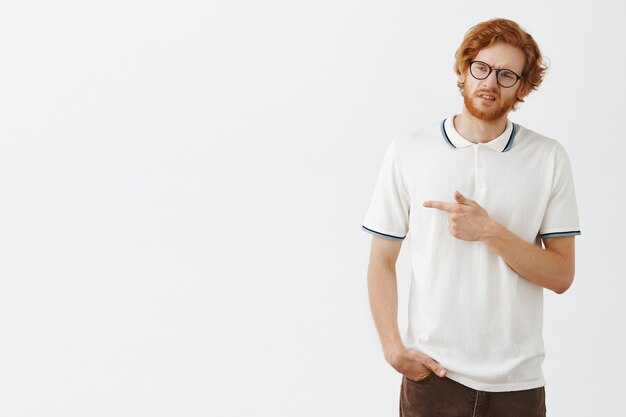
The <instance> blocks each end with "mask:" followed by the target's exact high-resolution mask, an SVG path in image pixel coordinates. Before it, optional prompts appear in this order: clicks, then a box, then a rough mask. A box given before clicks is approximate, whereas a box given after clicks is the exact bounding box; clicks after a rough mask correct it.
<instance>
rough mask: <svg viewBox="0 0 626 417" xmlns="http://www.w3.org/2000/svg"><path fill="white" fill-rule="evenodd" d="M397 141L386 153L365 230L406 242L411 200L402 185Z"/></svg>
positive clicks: (368, 211) (366, 216) (393, 141)
mask: <svg viewBox="0 0 626 417" xmlns="http://www.w3.org/2000/svg"><path fill="white" fill-rule="evenodd" d="M396 147H397V139H396V138H394V139H393V140H392V141H391V144H390V145H389V147H388V148H387V151H386V152H385V156H384V158H383V162H382V165H381V167H380V171H379V174H378V179H377V181H376V186H375V188H374V194H373V196H372V199H371V201H370V205H369V208H368V210H367V213H366V215H365V220H364V221H363V226H362V229H363V230H364V231H366V232H368V233H371V234H373V235H376V236H380V237H383V238H386V239H392V240H403V239H404V238H405V237H406V234H407V233H408V230H409V210H410V199H409V196H408V193H407V192H406V187H405V185H404V184H403V182H402V175H401V170H400V167H399V166H398V158H397V153H396Z"/></svg>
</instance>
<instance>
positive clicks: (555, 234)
mask: <svg viewBox="0 0 626 417" xmlns="http://www.w3.org/2000/svg"><path fill="white" fill-rule="evenodd" d="M577 235H580V230H572V231H570V232H556V233H544V234H542V235H539V236H541V238H542V239H545V238H548V237H559V236H577Z"/></svg>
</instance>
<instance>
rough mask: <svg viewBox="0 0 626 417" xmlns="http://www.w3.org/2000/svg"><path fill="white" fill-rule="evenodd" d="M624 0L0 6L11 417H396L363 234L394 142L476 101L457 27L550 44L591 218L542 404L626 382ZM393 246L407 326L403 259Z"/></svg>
mask: <svg viewBox="0 0 626 417" xmlns="http://www.w3.org/2000/svg"><path fill="white" fill-rule="evenodd" d="M621 10H622V9H620V8H618V2H611V1H607V0H599V1H594V2H588V3H585V4H584V5H582V6H580V5H575V4H574V3H572V2H568V1H552V2H549V1H547V2H546V1H531V2H507V3H504V2H501V1H486V2H482V3H480V4H477V3H475V2H474V3H473V2H466V1H455V2H440V3H437V2H428V5H426V2H403V1H395V2H394V1H385V2H383V1H315V2H294V1H276V0H274V1H265V2H255V1H228V2H227V1H217V2H216V1H210V2H208V3H207V2H203V1H178V2H173V1H170V2H165V1H154V0H153V1H147V0H136V1H120V0H116V1H114V0H111V1H107V2H98V1H95V0H90V1H77V0H74V1H72V0H59V1H56V2H46V1H41V0H40V1H32V0H31V1H21V2H8V1H7V2H3V4H2V13H1V14H0V48H1V49H0V57H1V58H0V80H1V81H0V83H1V86H0V198H1V200H0V201H1V204H0V213H1V215H0V233H1V235H0V236H1V238H0V279H1V287H0V335H1V340H2V342H1V343H0V415H2V416H16V417H18V416H19V417H22V416H24V417H26V416H29V417H30V416H63V417H72V416H77V417H78V416H80V417H83V416H90V417H95V416H206V415H210V416H221V417H226V416H299V417H306V416H315V417H318V416H342V417H343V416H360V417H361V416H390V415H397V409H398V396H399V386H400V376H399V374H398V373H396V372H395V370H393V369H392V368H391V367H390V366H388V365H387V364H386V363H385V361H384V359H383V356H382V352H381V350H380V346H379V342H378V338H377V335H376V332H375V329H374V325H373V322H372V320H371V316H370V312H369V305H368V301H367V291H366V268H367V259H368V254H369V253H368V251H369V243H370V236H369V235H367V234H365V233H364V232H362V231H361V230H360V226H361V221H362V220H363V216H364V214H365V210H366V208H367V205H368V203H369V199H370V197H371V193H372V191H373V186H374V181H375V179H376V176H377V173H378V168H379V164H380V162H381V160H382V155H383V152H384V150H385V148H386V147H387V145H388V143H389V141H390V140H391V138H392V137H393V136H394V135H396V134H399V133H404V132H407V131H410V130H413V129H415V128H417V127H419V126H421V125H423V124H425V123H428V122H431V121H434V120H440V119H442V118H443V117H446V116H447V115H449V114H451V113H453V112H458V111H460V109H461V100H460V97H459V95H458V91H457V89H456V85H455V77H454V74H453V71H452V65H453V55H454V51H455V50H456V47H457V46H458V44H459V43H460V41H461V39H462V37H463V34H464V33H465V31H466V30H467V29H468V28H469V27H470V26H472V25H473V24H475V23H477V22H479V21H482V20H486V19H489V18H492V17H498V16H502V17H508V18H512V19H514V20H517V21H518V22H519V23H520V24H521V25H522V26H523V27H525V28H526V29H527V30H528V31H529V32H530V33H531V34H532V35H533V36H534V37H535V38H536V40H537V41H538V42H539V44H540V46H541V48H542V50H543V52H544V54H545V55H546V56H547V57H548V58H549V59H550V61H551V69H550V72H549V74H548V76H547V78H546V80H545V82H544V84H543V85H542V87H541V89H540V90H539V91H538V92H535V93H533V94H531V96H529V98H528V99H527V101H526V103H525V104H524V105H522V107H521V109H520V110H519V111H518V112H516V113H514V114H512V116H511V118H512V120H514V121H516V122H519V123H521V124H523V125H525V126H527V127H529V128H531V129H533V130H536V131H539V132H541V133H543V134H545V135H547V136H550V137H553V138H555V139H557V140H559V141H560V142H561V143H562V144H563V145H564V146H565V148H566V149H567V151H568V154H569V156H570V159H571V162H572V166H573V169H574V178H575V182H576V192H577V198H578V204H579V211H580V218H581V229H582V236H579V237H577V238H576V246H577V248H576V249H577V270H576V280H575V283H574V285H573V287H572V288H571V289H570V290H569V291H568V292H566V293H565V294H563V295H560V296H558V295H555V294H553V293H550V292H549V291H547V290H546V300H545V303H546V308H545V326H544V335H545V342H546V351H547V357H546V361H545V363H544V371H545V375H546V379H547V381H548V386H547V387H546V391H547V394H548V399H547V407H548V412H549V415H550V416H551V417H561V416H568V417H569V416H581V417H582V416H585V417H586V416H591V415H616V411H615V410H617V409H618V402H619V401H620V396H621V395H622V391H623V389H624V387H625V384H624V374H625V372H626V362H625V359H624V355H623V352H624V351H626V346H625V345H626V342H625V340H624V334H623V327H624V324H623V321H624V317H625V316H626V307H625V303H624V302H623V300H622V299H623V296H624V292H625V291H626V283H625V282H626V280H625V278H626V277H625V276H624V275H625V274H624V268H623V259H624V249H625V244H624V242H625V238H624V230H625V229H626V222H625V220H624V204H625V203H626V198H625V197H624V186H623V182H624V178H626V176H625V174H626V172H625V168H624V162H623V161H624V152H625V151H626V146H624V140H626V138H625V135H624V133H623V128H622V126H621V124H622V123H623V120H624V119H623V114H624V101H623V100H624V96H625V95H626V91H625V90H626V89H625V87H624V77H623V74H622V73H623V68H624V67H625V66H626V62H625V58H624V54H623V41H624V34H623V30H622V26H623V21H624V17H626V16H625V15H624V12H622V11H621ZM406 255H407V254H406V248H403V253H402V255H401V259H400V266H399V269H398V271H399V280H400V284H399V285H400V291H401V294H400V303H401V306H400V315H401V317H400V323H401V325H402V326H405V325H406V317H405V314H406V306H404V305H403V303H404V302H406V290H407V285H408V279H409V275H408V272H409V271H408V259H407V258H408V257H407V256H406Z"/></svg>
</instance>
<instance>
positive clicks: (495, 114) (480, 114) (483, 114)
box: [463, 88, 517, 122]
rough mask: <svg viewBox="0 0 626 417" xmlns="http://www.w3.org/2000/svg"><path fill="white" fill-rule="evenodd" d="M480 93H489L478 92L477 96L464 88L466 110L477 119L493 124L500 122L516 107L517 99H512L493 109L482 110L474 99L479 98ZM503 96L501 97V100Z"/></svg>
mask: <svg viewBox="0 0 626 417" xmlns="http://www.w3.org/2000/svg"><path fill="white" fill-rule="evenodd" d="M480 93H487V94H489V92H487V91H484V90H483V91H478V92H477V93H476V94H474V95H471V94H470V93H468V92H467V89H466V88H463V102H464V103H465V108H466V109H467V111H468V112H469V114H471V115H472V116H474V117H475V118H477V119H479V120H482V121H485V122H493V121H495V120H498V119H499V118H501V117H502V116H505V115H506V114H507V113H508V112H509V111H510V110H511V109H512V108H513V106H515V102H516V101H517V100H516V97H515V96H513V97H511V98H510V99H509V100H508V101H503V102H501V103H500V105H498V106H494V107H493V108H486V109H485V110H483V109H481V108H480V107H479V106H476V105H475V104H474V99H475V98H476V97H478V94H480ZM501 97H502V96H500V99H501ZM481 107H482V106H481Z"/></svg>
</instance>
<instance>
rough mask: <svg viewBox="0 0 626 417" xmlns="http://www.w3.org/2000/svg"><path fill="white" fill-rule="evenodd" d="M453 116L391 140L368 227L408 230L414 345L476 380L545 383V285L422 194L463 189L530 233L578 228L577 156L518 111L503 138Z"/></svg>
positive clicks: (491, 387) (386, 232)
mask: <svg viewBox="0 0 626 417" xmlns="http://www.w3.org/2000/svg"><path fill="white" fill-rule="evenodd" d="M453 117H454V116H451V117H449V118H447V119H445V120H444V121H442V122H438V123H434V124H432V125H430V126H426V127H424V128H421V129H419V130H416V131H414V132H412V133H409V134H406V135H401V136H398V137H395V138H394V139H393V140H392V141H391V144H390V145H389V147H388V149H387V152H386V154H385V156H384V159H383V162H382V167H381V169H380V173H379V176H378V180H377V183H376V187H375V190H374V194H373V197H372V200H371V203H370V206H369V209H368V211H367V214H366V216H365V220H364V222H363V230H365V231H367V232H369V233H372V234H374V235H377V236H381V237H384V238H387V239H396V240H403V239H404V238H405V237H406V236H407V235H408V239H409V243H410V254H411V266H412V274H411V285H410V293H409V324H408V329H407V332H406V334H405V335H404V337H403V342H404V344H405V346H406V347H407V348H414V349H418V350H420V351H422V352H424V353H426V354H427V355H429V356H431V357H432V358H434V359H435V360H437V361H438V362H439V363H441V365H442V366H443V367H444V368H446V370H447V371H448V375H447V376H448V377H449V378H450V379H453V380H455V381H457V382H459V383H461V384H463V385H466V386H468V387H471V388H474V389H477V390H482V391H518V390H525V389H531V388H537V387H541V386H544V385H545V380H544V377H543V372H542V368H541V366H542V362H543V360H544V346H543V337H542V325H543V288H542V287H541V286H539V285H536V284H534V283H532V282H530V281H528V280H526V279H524V278H522V277H520V276H519V275H518V274H517V273H516V272H515V271H514V270H513V269H511V268H510V267H509V266H508V265H507V264H506V263H505V262H504V260H503V259H502V258H501V257H500V256H499V255H497V254H496V253H495V252H493V251H492V250H490V249H489V248H488V247H487V245H485V244H484V243H483V242H480V241H476V242H470V241H465V240H461V239H457V238H455V237H454V236H452V235H451V234H450V232H449V231H448V213H447V212H445V211H442V210H437V209H433V208H427V207H423V206H422V203H423V202H424V201H426V200H439V201H449V202H455V200H454V192H455V190H459V191H460V192H461V193H462V194H463V195H464V196H465V197H467V198H470V199H473V200H476V202H477V203H478V204H480V205H481V206H482V207H483V208H485V210H487V212H488V213H489V215H490V216H491V217H492V218H493V219H495V220H496V221H497V222H499V223H501V224H502V225H504V226H506V227H507V228H508V229H509V230H511V231H512V232H513V233H515V234H516V235H517V236H519V237H520V238H522V239H523V240H525V241H527V242H530V243H535V244H537V245H541V240H540V238H543V239H547V238H551V237H555V236H572V235H579V234H580V229H579V222H578V210H577V206H576V197H575V194H574V182H573V178H572V172H571V168H570V162H569V158H568V156H567V154H566V152H565V150H564V149H563V147H562V146H561V144H559V143H558V142H557V141H556V140H553V139H549V138H547V137H545V136H542V135H539V134H538V133H535V132H533V131H532V130H529V129H526V128H524V127H522V126H520V125H519V124H515V123H512V122H511V121H510V120H508V121H507V126H506V129H505V131H504V132H503V133H502V135H500V136H499V137H497V138H495V139H493V140H491V141H489V142H487V143H483V144H480V143H477V144H475V143H472V142H470V141H468V140H466V139H465V138H463V137H462V136H461V135H460V134H459V133H458V132H457V131H456V130H455V128H454V125H453V123H452V120H453Z"/></svg>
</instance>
